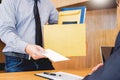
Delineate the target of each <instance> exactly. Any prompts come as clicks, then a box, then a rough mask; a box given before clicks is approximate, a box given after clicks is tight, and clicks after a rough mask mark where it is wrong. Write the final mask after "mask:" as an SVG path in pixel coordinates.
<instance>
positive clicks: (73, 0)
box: [52, 0, 89, 8]
mask: <svg viewBox="0 0 120 80" xmlns="http://www.w3.org/2000/svg"><path fill="white" fill-rule="evenodd" d="M86 1H89V0H52V2H53V3H54V5H55V7H56V8H60V7H64V6H68V5H73V4H78V3H82V2H86Z"/></svg>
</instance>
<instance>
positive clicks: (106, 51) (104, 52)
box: [100, 46, 114, 63]
mask: <svg viewBox="0 0 120 80" xmlns="http://www.w3.org/2000/svg"><path fill="white" fill-rule="evenodd" d="M113 48H114V47H112V46H101V47H100V55H101V58H102V62H103V63H104V62H105V61H106V60H107V59H108V58H109V57H110V55H111V54H112V52H113Z"/></svg>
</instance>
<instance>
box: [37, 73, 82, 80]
mask: <svg viewBox="0 0 120 80" xmlns="http://www.w3.org/2000/svg"><path fill="white" fill-rule="evenodd" d="M35 75H37V76H40V77H43V78H47V79H50V80H82V79H83V78H84V77H82V76H78V75H74V74H70V73H66V72H55V73H50V72H43V73H36V74H35Z"/></svg>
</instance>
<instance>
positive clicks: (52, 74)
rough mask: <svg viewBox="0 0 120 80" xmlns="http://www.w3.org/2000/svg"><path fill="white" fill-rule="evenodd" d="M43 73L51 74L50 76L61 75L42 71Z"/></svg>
mask: <svg viewBox="0 0 120 80" xmlns="http://www.w3.org/2000/svg"><path fill="white" fill-rule="evenodd" d="M43 74H46V75H51V76H59V77H60V76H61V75H57V74H55V73H49V72H43Z"/></svg>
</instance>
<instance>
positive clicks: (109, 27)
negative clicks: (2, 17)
mask: <svg viewBox="0 0 120 80" xmlns="http://www.w3.org/2000/svg"><path fill="white" fill-rule="evenodd" d="M116 14H117V13H116V9H104V10H91V11H87V14H86V25H87V26H86V32H87V56H86V57H82V56H81V57H70V59H71V60H70V61H65V62H59V63H54V66H55V67H56V69H83V68H91V67H93V66H95V65H97V64H98V63H100V62H101V57H100V46H102V45H105V46H114V42H115V38H116V35H117V33H118V31H119V30H118V29H117V27H116Z"/></svg>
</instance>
